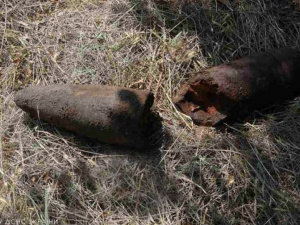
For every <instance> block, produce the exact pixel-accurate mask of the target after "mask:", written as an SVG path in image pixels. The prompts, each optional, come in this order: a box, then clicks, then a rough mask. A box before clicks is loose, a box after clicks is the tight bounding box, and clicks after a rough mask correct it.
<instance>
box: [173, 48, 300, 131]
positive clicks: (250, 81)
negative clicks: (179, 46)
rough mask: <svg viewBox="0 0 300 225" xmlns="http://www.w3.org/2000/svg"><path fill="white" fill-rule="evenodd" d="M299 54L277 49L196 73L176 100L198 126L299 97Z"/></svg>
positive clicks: (289, 50)
mask: <svg viewBox="0 0 300 225" xmlns="http://www.w3.org/2000/svg"><path fill="white" fill-rule="evenodd" d="M299 86H300V53H299V52H298V51H295V50H293V49H289V48H284V49H275V50H272V51H269V52H263V53H259V54H256V55H253V56H249V57H245V58H242V59H239V60H235V61H232V62H229V63H227V64H223V65H219V66H215V67H212V68H209V69H205V70H203V71H201V72H199V73H198V74H195V75H194V76H193V77H192V78H191V79H190V80H189V81H188V82H187V83H186V84H184V85H183V87H182V89H181V90H179V92H178V94H177V96H176V97H175V98H174V103H175V105H176V106H177V107H178V108H179V110H181V111H182V112H183V113H185V114H187V115H188V116H191V118H192V119H193V121H194V122H195V123H196V124H199V125H206V126H208V125H209V126H210V125H217V124H218V123H219V122H221V121H223V120H224V119H232V118H233V119H236V118H238V117H240V116H241V117H242V116H246V115H247V114H249V113H251V111H252V110H253V109H260V108H262V107H267V106H269V105H270V104H272V103H275V102H277V101H281V100H285V99H288V98H291V97H294V96H296V95H297V94H300V88H299Z"/></svg>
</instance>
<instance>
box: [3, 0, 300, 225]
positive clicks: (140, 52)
mask: <svg viewBox="0 0 300 225" xmlns="http://www.w3.org/2000/svg"><path fill="white" fill-rule="evenodd" d="M0 2H1V4H0V87H1V89H0V123H1V125H0V137H1V141H0V153H1V154H0V157H1V158H0V215H1V216H0V218H1V219H0V221H1V220H2V222H3V220H4V219H6V222H4V223H2V224H183V225H190V224H299V221H300V164H299V162H300V138H299V137H300V100H299V99H297V98H296V99H291V100H289V101H287V102H285V103H282V104H281V105H276V106H271V107H270V108H268V109H265V110H261V111H256V112H254V113H253V114H252V115H251V116H250V117H249V118H247V119H246V120H245V121H240V122H239V123H235V124H227V125H225V127H224V128H223V129H221V130H217V129H214V128H208V127H197V126H195V125H193V123H192V122H191V120H190V119H189V118H188V117H186V116H184V115H183V114H180V113H179V112H178V111H177V110H176V109H175V107H174V105H173V104H172V101H171V99H172V97H173V96H174V94H175V93H176V91H177V90H178V89H179V87H180V85H181V84H182V83H183V82H185V81H186V80H187V79H188V78H189V77H190V76H192V74H193V73H195V72H197V71H199V70H201V69H202V68H207V67H209V66H213V65H218V64H220V63H224V62H228V61H230V60H233V59H237V58H239V57H243V56H246V55H250V54H252V53H255V52H259V51H264V50H268V49H272V48H277V47H284V46H289V47H292V48H295V49H298V50H299V49H300V23H299V21H300V11H299V10H300V3H299V1H292V0H286V1H280V0H274V1H269V0H256V1H254V0H235V1H233V0H232V1H230V0H219V1H215V0H195V1H184V0H182V1H179V0H178V1H176V0H172V1H171V0H170V1H151V0H145V1H141V0H113V1H105V0H102V1H100V0H0ZM65 83H68V84H106V85H117V86H124V87H132V88H137V89H151V90H152V91H153V93H154V95H155V99H156V100H155V105H154V107H153V111H156V112H158V113H159V115H160V117H162V118H163V130H162V131H161V132H160V133H158V134H156V135H155V137H154V138H153V140H154V141H158V142H162V145H161V146H160V148H159V149H151V150H147V151H145V150H144V151H143V150H136V149H128V148H121V147H116V146H110V145H105V144H101V143H98V142H93V141H91V140H87V139H85V138H81V137H77V136H76V135H74V134H72V133H69V132H66V131H64V130H61V129H57V128H56V127H54V126H51V125H49V124H47V123H45V122H43V121H38V120H35V119H33V118H30V117H29V116H28V115H26V114H25V113H24V112H22V110H20V109H19V108H18V107H17V106H16V105H15V103H14V101H13V99H14V95H15V93H16V91H18V90H20V89H22V88H24V87H26V86H30V85H39V84H43V85H48V84H65Z"/></svg>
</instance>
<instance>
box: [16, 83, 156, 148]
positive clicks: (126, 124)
mask: <svg viewBox="0 0 300 225" xmlns="http://www.w3.org/2000/svg"><path fill="white" fill-rule="evenodd" d="M153 101H154V97H153V94H152V93H151V92H150V91H147V90H134V89H130V88H120V87H111V86H103V85H50V86H32V87H28V88H25V89H23V90H21V91H19V92H18V93H17V94H16V96H15V102H16V104H17V105H18V106H19V107H20V108H21V109H23V110H24V111H26V112H28V113H29V114H30V115H32V116H35V117H37V118H39V119H41V120H45V121H48V122H49V123H51V124H53V125H56V126H59V127H62V128H65V129H67V130H69V131H73V132H76V133H78V134H80V135H83V136H86V137H89V138H95V139H98V140H100V141H102V142H104V143H109V144H116V145H124V146H131V147H137V148H140V147H143V146H147V145H148V144H149V143H148V137H147V129H148V127H149V123H148V119H149V115H150V108H151V106H152V104H153Z"/></svg>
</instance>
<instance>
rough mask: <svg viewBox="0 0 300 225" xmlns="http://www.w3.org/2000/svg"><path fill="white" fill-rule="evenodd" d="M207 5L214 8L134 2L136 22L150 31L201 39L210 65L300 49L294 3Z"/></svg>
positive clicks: (261, 2)
mask: <svg viewBox="0 0 300 225" xmlns="http://www.w3.org/2000/svg"><path fill="white" fill-rule="evenodd" d="M151 2H152V1H151ZM189 2H190V1H189ZM203 2H205V1H203ZM206 2H209V3H207V4H204V3H202V4H201V1H194V3H188V1H170V3H167V1H158V2H156V1H153V2H152V4H149V3H145V2H144V1H140V0H131V3H132V6H134V9H135V11H134V12H135V14H136V16H137V18H138V19H139V20H140V21H141V23H142V24H143V25H144V26H146V27H147V28H151V29H155V30H158V31H163V32H167V34H169V35H171V36H176V35H177V34H179V33H180V32H188V33H191V34H197V36H198V37H199V41H200V46H201V48H202V50H203V53H204V56H205V57H206V58H207V60H208V62H209V64H210V65H217V64H221V63H224V62H228V61H230V60H234V59H237V58H241V57H244V56H246V55H250V54H253V53H256V52H261V51H266V50H270V49H273V48H280V47H288V46H290V47H296V48H298V49H299V46H300V40H299V32H298V31H299V28H300V27H299V24H298V22H297V21H299V19H300V12H299V11H297V10H296V6H295V5H294V3H293V1H292V0H288V1H280V0H277V1H272V3H270V2H269V1H257V2H247V1H235V3H229V5H228V6H226V5H224V4H221V3H220V1H206ZM228 2H229V1H228ZM175 3H178V4H175Z"/></svg>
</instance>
